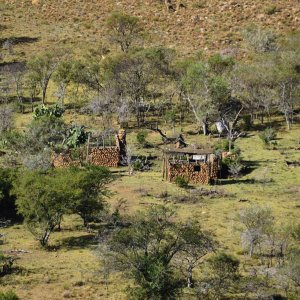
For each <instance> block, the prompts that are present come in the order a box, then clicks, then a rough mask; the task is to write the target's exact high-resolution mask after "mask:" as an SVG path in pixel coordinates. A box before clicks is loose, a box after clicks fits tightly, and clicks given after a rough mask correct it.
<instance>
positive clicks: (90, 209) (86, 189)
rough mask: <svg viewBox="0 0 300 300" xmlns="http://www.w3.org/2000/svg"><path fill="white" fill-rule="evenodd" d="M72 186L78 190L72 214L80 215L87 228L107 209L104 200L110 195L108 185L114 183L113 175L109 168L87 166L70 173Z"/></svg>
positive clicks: (72, 204)
mask: <svg viewBox="0 0 300 300" xmlns="http://www.w3.org/2000/svg"><path fill="white" fill-rule="evenodd" d="M69 172H70V174H69V175H70V177H71V178H72V179H70V186H71V188H74V190H76V191H77V192H76V194H75V195H74V196H73V201H72V203H71V204H70V208H71V210H72V212H74V213H76V214H78V215H79V216H80V217H81V218H82V220H83V224H84V226H85V227H87V226H88V223H89V222H90V221H92V220H97V219H99V216H100V212H101V211H103V210H104V209H105V207H106V203H105V201H104V198H105V197H107V196H108V195H109V191H108V189H107V187H106V185H107V184H108V183H109V182H111V181H112V179H113V178H112V175H111V173H110V171H109V170H108V169H107V168H104V167H96V166H87V167H86V168H85V169H83V170H80V169H77V168H73V169H71V170H70V171H69Z"/></svg>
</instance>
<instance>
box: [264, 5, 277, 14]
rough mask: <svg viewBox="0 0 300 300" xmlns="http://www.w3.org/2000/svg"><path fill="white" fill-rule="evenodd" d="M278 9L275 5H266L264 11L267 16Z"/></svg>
mask: <svg viewBox="0 0 300 300" xmlns="http://www.w3.org/2000/svg"><path fill="white" fill-rule="evenodd" d="M277 11H278V9H277V7H276V6H275V5H273V6H270V7H268V8H267V9H266V10H265V13H266V14H267V15H269V16H271V15H274V14H275V13H276V12H277Z"/></svg>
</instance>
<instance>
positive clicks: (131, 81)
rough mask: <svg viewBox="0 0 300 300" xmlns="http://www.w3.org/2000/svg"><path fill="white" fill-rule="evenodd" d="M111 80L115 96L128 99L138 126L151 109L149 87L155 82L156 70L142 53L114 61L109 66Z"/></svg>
mask: <svg viewBox="0 0 300 300" xmlns="http://www.w3.org/2000/svg"><path fill="white" fill-rule="evenodd" d="M109 73H110V76H109V80H110V81H111V82H112V83H113V85H114V86H113V88H114V90H115V94H118V95H121V99H128V103H129V107H130V111H131V112H132V113H133V114H134V115H135V118H136V122H137V126H138V127H140V126H141V124H142V123H143V122H144V119H145V111H147V109H149V103H148V101H147V100H148V99H149V91H148V89H149V86H150V84H151V83H152V82H153V80H154V69H153V67H152V65H151V64H150V63H149V61H148V60H146V59H145V57H144V55H142V54H141V53H136V54H135V55H131V56H128V55H125V56H121V57H118V58H117V59H115V60H113V61H112V62H111V63H110V66H109Z"/></svg>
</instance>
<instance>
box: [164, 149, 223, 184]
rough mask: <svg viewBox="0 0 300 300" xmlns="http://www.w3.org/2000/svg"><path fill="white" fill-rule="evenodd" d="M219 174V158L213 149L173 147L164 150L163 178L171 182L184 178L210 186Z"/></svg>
mask: <svg viewBox="0 0 300 300" xmlns="http://www.w3.org/2000/svg"><path fill="white" fill-rule="evenodd" d="M219 174H220V162H219V158H218V157H217V156H216V155H215V154H214V150H213V149H211V148H207V149H196V148H193V147H184V148H176V147H174V146H172V147H166V148H164V149H163V177H164V178H165V179H167V180H169V181H171V182H172V181H174V180H175V179H176V177H183V178H185V179H186V180H187V181H188V182H191V183H194V184H210V183H211V182H212V181H213V180H215V179H217V178H218V177H219Z"/></svg>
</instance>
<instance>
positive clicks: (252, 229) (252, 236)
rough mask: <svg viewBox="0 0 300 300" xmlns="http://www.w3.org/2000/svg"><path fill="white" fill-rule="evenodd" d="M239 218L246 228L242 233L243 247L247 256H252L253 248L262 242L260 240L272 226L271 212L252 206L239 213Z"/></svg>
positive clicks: (267, 209) (265, 208)
mask: <svg viewBox="0 0 300 300" xmlns="http://www.w3.org/2000/svg"><path fill="white" fill-rule="evenodd" d="M239 218H240V221H241V223H242V224H243V225H244V226H245V227H246V229H245V230H244V231H243V233H242V242H243V245H244V247H245V248H247V249H249V256H252V255H253V252H254V250H255V247H256V246H257V245H259V244H260V243H261V242H262V238H263V237H264V236H265V234H266V233H267V231H268V230H269V229H270V227H271V226H272V225H273V216H272V211H271V210H270V208H268V207H261V206H254V205H253V206H250V207H248V208H245V209H243V210H242V211H240V216H239Z"/></svg>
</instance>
